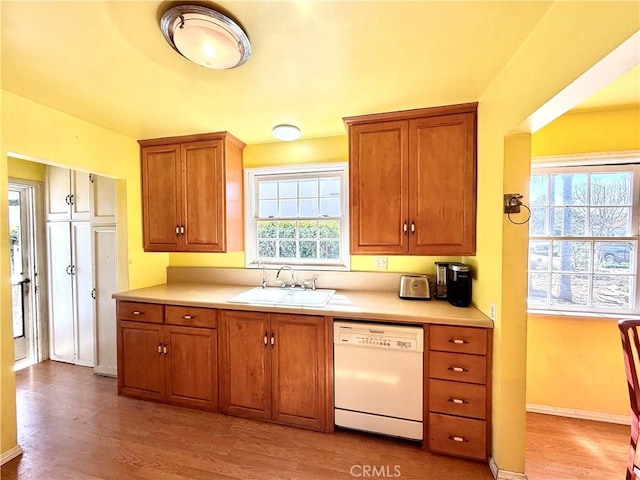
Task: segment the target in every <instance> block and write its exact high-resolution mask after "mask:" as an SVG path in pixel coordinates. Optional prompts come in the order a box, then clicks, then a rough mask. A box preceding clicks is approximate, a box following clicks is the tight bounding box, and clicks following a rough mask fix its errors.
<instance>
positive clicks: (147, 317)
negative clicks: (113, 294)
mask: <svg viewBox="0 0 640 480" xmlns="http://www.w3.org/2000/svg"><path fill="white" fill-rule="evenodd" d="M118 318H119V319H120V320H131V321H134V322H149V323H162V321H163V318H164V306H163V305H158V304H156V303H139V302H118Z"/></svg>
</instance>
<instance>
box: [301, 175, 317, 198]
mask: <svg viewBox="0 0 640 480" xmlns="http://www.w3.org/2000/svg"><path fill="white" fill-rule="evenodd" d="M317 196H318V180H317V179H315V178H314V179H313V180H300V198H311V197H317Z"/></svg>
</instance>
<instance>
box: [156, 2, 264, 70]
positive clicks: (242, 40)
mask: <svg viewBox="0 0 640 480" xmlns="http://www.w3.org/2000/svg"><path fill="white" fill-rule="evenodd" d="M160 30H162V34H163V35H164V38H165V40H166V41H167V42H169V45H171V47H172V48H173V49H174V50H175V51H176V52H178V53H179V54H180V55H182V56H183V57H185V58H186V59H188V60H191V61H192V62H193V63H197V64H198V65H202V66H203V67H206V68H213V69H215V70H226V69H228V68H235V67H238V66H240V65H242V64H243V63H244V62H246V61H247V60H248V59H249V55H251V44H250V43H249V38H248V37H247V34H246V33H244V31H243V30H242V28H240V27H239V26H238V24H237V23H236V22H234V21H233V20H231V19H230V18H228V17H226V16H224V15H222V14H221V13H218V12H216V11H215V10H212V9H210V8H206V7H201V6H199V5H178V6H177V7H173V8H170V9H169V10H167V11H166V12H165V13H164V15H162V18H161V19H160Z"/></svg>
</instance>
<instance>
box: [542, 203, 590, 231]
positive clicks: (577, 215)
mask: <svg viewBox="0 0 640 480" xmlns="http://www.w3.org/2000/svg"><path fill="white" fill-rule="evenodd" d="M549 215H550V217H551V218H550V222H551V235H554V236H563V237H571V236H584V235H585V230H586V215H587V209H586V208H584V207H561V208H551V209H550V210H549Z"/></svg>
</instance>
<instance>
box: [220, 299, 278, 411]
mask: <svg viewBox="0 0 640 480" xmlns="http://www.w3.org/2000/svg"><path fill="white" fill-rule="evenodd" d="M218 331H219V335H220V410H221V411H222V412H224V413H228V414H231V415H239V416H242V417H252V418H271V346H270V345H269V343H270V342H269V341H268V340H269V333H270V332H269V314H267V313H257V312H231V311H224V312H222V315H221V319H220V324H219V327H218Z"/></svg>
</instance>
